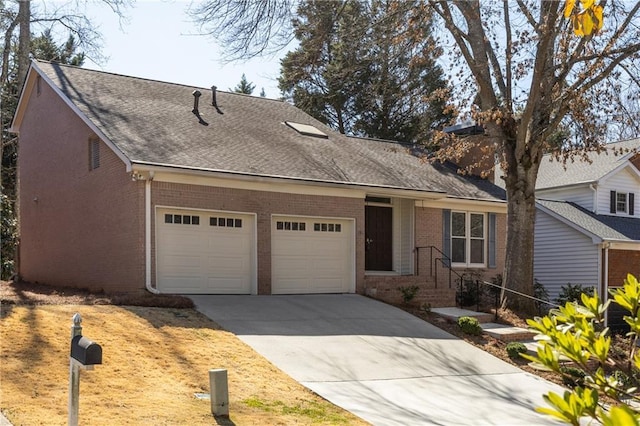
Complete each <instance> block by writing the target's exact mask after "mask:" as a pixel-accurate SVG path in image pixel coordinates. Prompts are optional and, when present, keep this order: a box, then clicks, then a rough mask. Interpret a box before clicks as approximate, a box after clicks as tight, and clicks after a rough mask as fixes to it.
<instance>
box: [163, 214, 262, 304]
mask: <svg viewBox="0 0 640 426" xmlns="http://www.w3.org/2000/svg"><path fill="white" fill-rule="evenodd" d="M156 218H157V221H156V223H157V226H156V262H157V266H156V281H157V287H158V289H159V290H160V291H161V292H162V293H182V294H250V293H251V292H252V289H253V287H254V285H253V284H254V281H255V273H254V271H255V266H254V261H253V259H254V257H255V256H254V252H255V249H254V247H255V245H254V240H255V237H254V235H255V231H254V229H255V228H254V223H255V218H254V216H253V215H246V214H238V213H231V212H211V211H191V210H179V209H158V212H157V215H156Z"/></svg>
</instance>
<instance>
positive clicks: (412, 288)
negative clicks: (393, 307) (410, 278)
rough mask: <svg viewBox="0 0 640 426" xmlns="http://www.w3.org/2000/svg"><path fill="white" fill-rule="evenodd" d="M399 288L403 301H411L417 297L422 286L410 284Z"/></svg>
mask: <svg viewBox="0 0 640 426" xmlns="http://www.w3.org/2000/svg"><path fill="white" fill-rule="evenodd" d="M398 290H399V291H400V293H402V301H403V302H404V303H409V302H411V301H412V300H413V298H414V297H416V294H417V293H418V290H420V287H419V286H417V285H409V286H406V287H398Z"/></svg>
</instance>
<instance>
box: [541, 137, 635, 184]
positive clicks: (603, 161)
mask: <svg viewBox="0 0 640 426" xmlns="http://www.w3.org/2000/svg"><path fill="white" fill-rule="evenodd" d="M634 149H637V150H640V139H630V140H626V141H621V142H615V143H610V144H607V151H605V152H601V153H600V154H598V153H596V152H590V153H588V155H587V156H588V158H589V160H590V161H583V160H580V159H578V158H576V159H575V161H573V162H572V161H571V160H569V161H568V162H567V164H562V162H560V161H557V160H552V157H551V155H545V156H544V157H543V159H542V162H541V163H540V170H539V172H538V180H537V182H536V189H548V188H553V187H557V186H565V185H575V184H580V183H593V182H597V181H598V180H600V179H601V178H603V177H604V176H606V175H607V174H609V173H610V172H612V171H613V170H615V169H616V168H618V167H620V166H621V165H622V164H624V163H625V162H626V161H627V160H628V158H629V157H630V156H632V155H633V153H630V152H629V153H623V154H619V155H614V150H634Z"/></svg>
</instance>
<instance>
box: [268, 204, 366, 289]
mask: <svg viewBox="0 0 640 426" xmlns="http://www.w3.org/2000/svg"><path fill="white" fill-rule="evenodd" d="M353 238H354V237H353V221H351V220H343V219H326V218H305V217H283V216H275V217H273V219H272V224H271V241H272V246H271V256H272V266H271V267H272V280H271V292H272V293H273V294H299V293H349V292H353V291H354V290H355V273H354V263H355V262H354V259H355V255H354V251H353V250H354V244H353Z"/></svg>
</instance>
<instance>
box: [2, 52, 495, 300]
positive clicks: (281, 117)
mask: <svg viewBox="0 0 640 426" xmlns="http://www.w3.org/2000/svg"><path fill="white" fill-rule="evenodd" d="M198 93H201V95H202V96H201V98H200V95H198ZM205 99H206V100H205ZM12 131H13V132H16V133H18V134H19V136H20V151H19V192H20V208H19V212H20V230H21V237H20V238H21V243H20V262H19V274H20V276H21V277H22V278H23V279H25V280H27V281H33V282H35V281H37V282H42V283H47V284H50V285H69V286H76V287H85V288H89V289H92V290H104V291H107V292H131V291H141V290H144V289H145V288H146V289H147V290H149V291H151V292H154V293H183V294H193V293H211V294H215V293H225V294H291V293H354V292H355V293H360V294H369V295H372V296H375V297H378V298H381V299H385V300H389V301H398V300H400V296H401V293H400V291H398V288H399V287H403V286H411V285H419V286H420V293H419V295H418V296H419V300H421V301H424V302H428V303H431V304H432V305H433V306H443V305H452V304H454V303H455V284H453V285H451V284H450V282H449V279H448V277H449V273H448V270H447V269H446V268H445V267H443V266H442V263H445V264H446V263H448V260H449V259H450V261H451V262H452V267H453V268H454V270H455V271H457V272H459V273H461V272H464V271H468V270H472V271H476V272H481V273H484V274H485V276H486V277H487V278H490V277H492V276H494V275H496V274H498V273H501V272H502V268H503V267H504V251H505V229H506V220H505V215H506V203H505V200H504V193H503V191H502V190H501V189H500V188H498V187H496V186H494V185H493V184H491V183H490V182H487V181H485V180H482V179H478V178H474V177H465V176H461V175H459V174H458V173H457V172H456V168H455V167H452V166H451V165H441V164H432V163H431V162H429V161H426V160H425V158H424V152H422V151H421V150H420V149H419V148H417V147H411V146H406V145H402V144H399V143H394V142H390V141H381V140H373V139H364V138H353V137H347V136H345V135H341V134H339V133H336V132H334V131H332V130H331V129H330V128H328V127H327V126H325V125H323V124H322V123H320V122H319V121H317V120H315V119H313V118H312V117H310V116H309V115H307V114H305V113H304V112H302V111H301V110H299V109H297V108H295V107H294V106H292V105H290V104H288V103H286V102H282V101H276V100H270V99H265V98H259V97H252V96H247V95H241V94H236V93H226V92H216V91H215V88H213V90H208V89H207V90H205V89H199V91H197V90H194V88H193V87H190V86H185V85H180V84H171V83H165V82H159V81H151V80H146V79H140V78H134V77H127V76H122V75H116V74H110V73H104V72H98V71H92V70H87V69H82V68H76V67H71V66H65V65H59V64H55V63H47V62H39V61H38V62H33V63H32V66H31V69H30V71H29V74H28V77H27V81H26V83H25V86H24V89H23V92H22V95H21V98H20V102H19V105H18V109H17V113H16V115H15V119H14V122H13V126H12ZM440 252H443V253H445V255H442V254H440ZM439 259H440V260H439ZM454 276H455V275H454Z"/></svg>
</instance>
